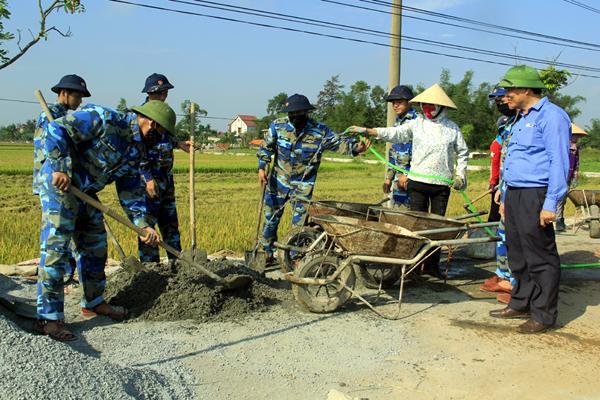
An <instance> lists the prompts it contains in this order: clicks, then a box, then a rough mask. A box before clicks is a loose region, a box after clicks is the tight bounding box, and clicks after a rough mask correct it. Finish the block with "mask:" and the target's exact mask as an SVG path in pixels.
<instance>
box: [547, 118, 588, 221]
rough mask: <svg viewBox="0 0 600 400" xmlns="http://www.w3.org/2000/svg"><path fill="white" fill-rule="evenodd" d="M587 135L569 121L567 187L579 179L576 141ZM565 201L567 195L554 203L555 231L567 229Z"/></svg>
mask: <svg viewBox="0 0 600 400" xmlns="http://www.w3.org/2000/svg"><path fill="white" fill-rule="evenodd" d="M584 136H587V132H586V131H584V130H583V129H581V128H580V127H578V126H577V125H575V124H573V123H571V140H570V142H569V174H568V175H567V184H568V185H569V189H575V187H577V180H578V179H579V148H577V142H578V141H579V139H581V138H582V137H584ZM566 202H567V196H565V197H563V199H562V200H561V201H559V202H558V203H557V204H556V223H555V224H554V229H555V230H556V231H557V232H564V231H566V230H567V225H566V224H565V215H564V210H565V203H566Z"/></svg>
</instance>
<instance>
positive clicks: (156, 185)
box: [138, 73, 189, 262]
mask: <svg viewBox="0 0 600 400" xmlns="http://www.w3.org/2000/svg"><path fill="white" fill-rule="evenodd" d="M173 88H174V86H173V85H172V84H171V83H170V82H169V80H168V79H167V77H166V76H164V75H162V74H157V73H154V74H152V75H150V76H149V77H148V78H146V83H145V85H144V89H142V93H147V95H148V96H147V97H146V102H147V101H151V100H158V101H163V102H164V101H165V100H166V98H167V96H168V92H169V90H170V89H173ZM145 144H146V157H145V158H144V160H143V161H142V163H141V164H140V172H141V176H142V179H143V180H144V182H145V184H146V207H147V211H148V216H149V220H148V224H149V225H150V226H151V227H152V228H154V227H155V226H156V225H157V224H158V227H159V229H160V234H161V236H162V238H163V240H164V241H165V243H167V244H168V245H170V246H171V247H173V248H175V249H177V250H179V251H181V237H180V235H179V221H178V218H177V207H176V204H175V180H174V179H173V159H174V155H173V148H174V147H179V148H182V149H184V150H186V151H189V146H187V147H186V146H185V145H184V144H179V143H178V142H177V141H176V140H175V138H174V137H173V135H172V134H170V133H169V132H164V133H162V134H160V135H157V136H156V137H155V138H153V140H152V141H151V142H150V141H149V142H146V143H145ZM138 256H139V258H140V261H142V262H159V261H160V254H159V249H158V248H157V247H153V246H148V245H146V244H145V243H144V242H143V241H142V240H141V239H138ZM167 256H168V257H169V260H171V261H174V260H175V256H173V255H172V254H167Z"/></svg>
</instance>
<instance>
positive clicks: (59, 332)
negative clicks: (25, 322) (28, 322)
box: [33, 319, 77, 342]
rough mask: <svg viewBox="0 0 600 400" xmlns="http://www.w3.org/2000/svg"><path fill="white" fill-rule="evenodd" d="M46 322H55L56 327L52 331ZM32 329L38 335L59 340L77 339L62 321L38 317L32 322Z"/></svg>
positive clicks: (70, 340) (69, 340)
mask: <svg viewBox="0 0 600 400" xmlns="http://www.w3.org/2000/svg"><path fill="white" fill-rule="evenodd" d="M48 322H56V323H57V327H56V329H55V330H53V331H49V330H48V329H47V328H48ZM33 330H34V331H35V332H36V333H39V334H40V335H46V336H50V337H51V338H52V339H54V340H57V341H59V342H72V341H74V340H77V336H75V335H74V334H73V332H71V331H70V330H68V329H67V328H66V326H65V323H64V321H47V320H40V319H38V320H37V321H35V322H34V323H33Z"/></svg>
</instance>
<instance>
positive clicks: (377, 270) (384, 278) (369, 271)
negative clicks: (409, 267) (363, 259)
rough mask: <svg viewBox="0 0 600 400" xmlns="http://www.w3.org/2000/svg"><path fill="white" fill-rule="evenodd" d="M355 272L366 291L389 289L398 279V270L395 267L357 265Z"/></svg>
mask: <svg viewBox="0 0 600 400" xmlns="http://www.w3.org/2000/svg"><path fill="white" fill-rule="evenodd" d="M356 272H357V274H358V276H359V278H360V280H361V282H362V284H363V285H364V287H366V288H368V289H379V285H380V284H381V288H382V289H389V288H391V287H392V286H394V283H396V282H397V281H398V279H399V278H400V268H399V267H398V266H397V265H380V264H372V263H364V264H359V265H358V266H357V268H356Z"/></svg>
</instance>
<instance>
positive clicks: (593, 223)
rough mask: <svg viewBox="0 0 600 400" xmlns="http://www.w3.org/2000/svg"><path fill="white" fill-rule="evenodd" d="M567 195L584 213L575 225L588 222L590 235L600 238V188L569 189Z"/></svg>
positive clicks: (593, 237)
mask: <svg viewBox="0 0 600 400" xmlns="http://www.w3.org/2000/svg"><path fill="white" fill-rule="evenodd" d="M567 196H568V197H569V199H570V200H571V201H572V202H573V204H574V205H575V207H577V208H578V209H579V210H580V212H581V215H582V217H581V218H580V219H579V221H577V222H576V223H575V225H577V226H578V227H579V226H581V225H584V224H588V225H589V230H590V237H591V238H592V239H598V238H600V190H588V189H575V190H571V191H569V193H568V194H567ZM576 219H577V217H576Z"/></svg>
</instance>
